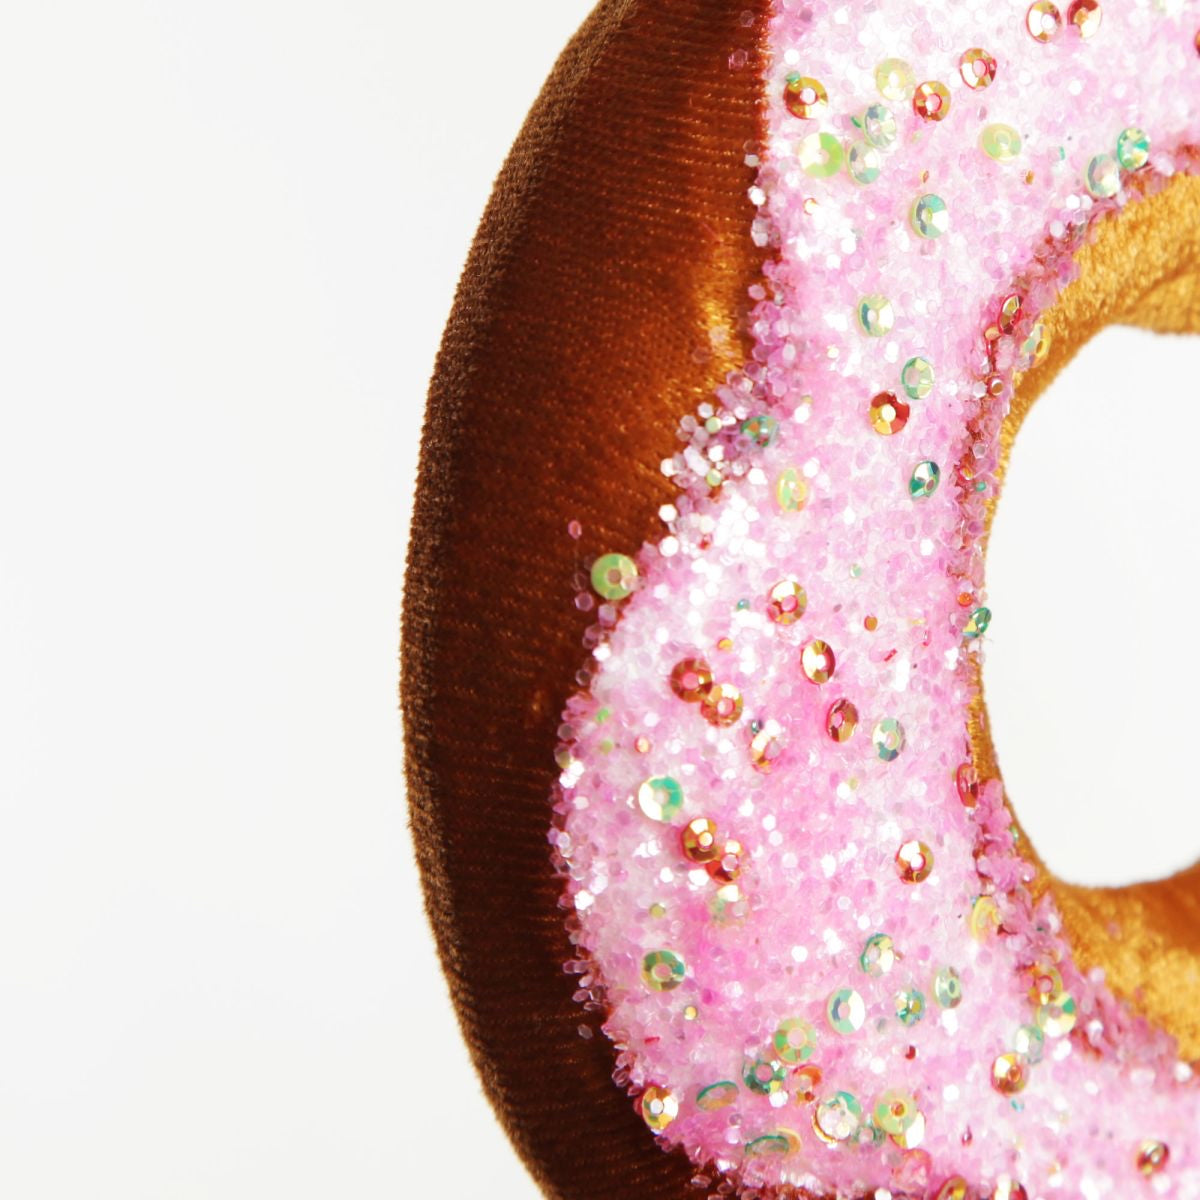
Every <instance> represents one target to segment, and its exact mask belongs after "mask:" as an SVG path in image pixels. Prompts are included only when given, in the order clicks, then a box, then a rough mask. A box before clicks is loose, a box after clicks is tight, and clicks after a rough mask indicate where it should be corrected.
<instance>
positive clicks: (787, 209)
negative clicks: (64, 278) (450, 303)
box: [402, 0, 1200, 1200]
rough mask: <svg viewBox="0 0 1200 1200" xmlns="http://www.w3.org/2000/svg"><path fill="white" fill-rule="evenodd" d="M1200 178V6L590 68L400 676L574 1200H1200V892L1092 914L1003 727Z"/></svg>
mask: <svg viewBox="0 0 1200 1200" xmlns="http://www.w3.org/2000/svg"><path fill="white" fill-rule="evenodd" d="M1198 142H1200V5H1197V4H1196V3H1193V2H1190V0H1189V2H1183V0H1064V2H1063V3H1057V2H1056V3H1051V2H1049V0H1036V2H1034V3H1032V4H1029V3H1025V2H1021V3H1012V2H1010V0H986V2H985V0H959V2H956V3H939V4H928V3H909V2H906V0H873V2H870V3H868V2H860V0H848V2H847V0H771V2H769V3H768V2H767V0H736V2H730V3H726V2H723V0H604V2H603V3H601V4H600V5H599V7H598V8H597V9H596V11H595V12H594V14H593V15H592V17H591V18H590V20H589V21H588V22H587V24H586V25H585V26H584V28H583V29H582V30H581V31H580V33H579V34H578V35H577V37H576V39H575V40H574V41H573V42H572V43H571V45H570V46H569V47H568V49H567V51H566V52H565V54H564V56H563V58H562V59H561V61H560V62H559V64H558V66H557V67H556V69H555V71H554V74H553V75H552V76H551V78H550V80H549V82H548V84H547V86H546V89H545V91H544V93H543V95H542V97H541V99H540V100H539V102H538V104H537V106H536V107H535V109H534V110H533V112H532V113H531V115H530V117H529V120H528V123H527V125H526V127H525V129H524V131H523V132H522V134H521V137H520V140H519V141H518V143H517V146H516V148H515V149H514V151H513V154H512V156H511V158H510V160H509V162H508V164H507V166H506V167H505V170H504V172H503V174H502V175H501V177H500V180H499V182H498V184H497V187H496V191H495V194H494V196H493V199H492V201H491V204H490V207H489V209H488V212H487V214H486V216H485V218H484V223H483V226H482V228H481V231H480V234H479V237H478V240H477V242H476V244H475V247H474V250H473V251H472V254H471V257H470V260H469V262H468V264H467V268H466V271H465V274H464V277H463V282H462V285H461V288H460V293H459V297H458V300H457V304H456V309H455V313H454V316H453V318H452V319H451V322H450V325H449V327H448V329H447V333H446V339H445V342H444V345H443V349H442V353H441V357H440V359H439V362H438V366H437V370H436V374H435V378H434V382H433V388H432V392H431V398H430V407H429V412H428V418H427V425H426V431H425V441H424V447H423V458H422V468H421V479H420V484H419V489H418V496H417V505H416V510H415V516H414V524H413V534H412V543H411V549H410V560H409V573H408V581H407V593H406V608H405V621H404V634H403V680H402V698H403V705H404V710H405V719H406V732H407V739H408V755H409V764H408V771H409V787H410V800H411V805H412V811H413V827H414V835H415V839H416V845H417V850H418V857H419V861H420V865H421V868H422V871H423V876H424V879H425V884H426V892H427V897H428V904H429V911H430V916H431V919H432V922H433V925H434V928H435V931H436V934H437V938H438V942H439V946H440V949H441V952H442V956H443V960H444V963H445V965H446V970H447V973H448V976H449V978H450V982H451V987H452V992H453V995H454V998H455V1002H456V1004H457V1006H458V1010H459V1015H460V1017H461V1020H462V1023H463V1027H464V1032H465V1035H466V1037H467V1040H468V1042H469V1044H470V1046H471V1049H472V1052H473V1054H474V1056H475V1061H476V1063H477V1065H478V1067H479V1070H480V1072H481V1075H482V1077H483V1080H484V1082H485V1085H486V1087H487V1088H488V1091H489V1094H490V1096H491V1098H492V1100H493V1102H494V1103H495V1105H496V1108H497V1111H498V1112H499V1114H500V1117H501V1119H502V1121H503V1122H504V1124H505V1126H506V1128H507V1130H508V1132H509V1134H510V1136H511V1137H512V1139H513V1141H514V1144H515V1145H516V1147H517V1149H518V1150H519V1152H520V1153H521V1155H522V1156H523V1158H524V1160H525V1161H526V1163H527V1164H528V1166H529V1168H530V1170H531V1172H532V1173H533V1175H534V1177H535V1179H536V1180H537V1182H538V1184H539V1186H540V1187H541V1188H542V1189H543V1191H544V1192H545V1194H546V1195H548V1196H552V1197H556V1198H561V1200H568V1198H570V1200H609V1198H612V1200H616V1198H617V1197H622V1198H625V1197H631V1196H632V1197H637V1198H638V1200H684V1198H686V1197H691V1196H700V1197H706V1196H707V1197H733V1196H741V1197H746V1198H758V1200H779V1198H784V1197H796V1196H806V1197H814V1198H816V1197H828V1196H838V1197H864V1196H874V1197H877V1198H879V1200H888V1198H898V1197H920V1198H922V1200H925V1198H930V1200H967V1198H968V1197H973V1198H975V1200H983V1198H985V1197H991V1198H995V1200H1016V1198H1020V1200H1052V1198H1054V1197H1063V1198H1066V1197H1083V1198H1084V1200H1104V1198H1106V1197H1112V1198H1113V1200H1131V1198H1134V1200H1136V1197H1139V1196H1147V1197H1150V1196H1154V1197H1172V1198H1176V1200H1197V1198H1200V1082H1198V1081H1197V1078H1196V1074H1195V1070H1194V1064H1195V1063H1196V1062H1197V1060H1200V869H1197V868H1193V869H1191V870H1190V871H1186V872H1184V873H1182V874H1180V875H1178V876H1175V877H1173V878H1171V879H1167V880H1163V881H1158V882H1155V883H1149V884H1144V885H1138V886H1136V887H1131V888H1125V889H1100V890H1094V889H1087V888H1080V887H1075V886H1070V885H1067V884H1065V883H1063V882H1061V881H1059V880H1056V879H1055V878H1054V877H1053V876H1052V874H1051V873H1050V872H1049V871H1047V870H1046V868H1045V867H1044V866H1043V865H1042V864H1041V863H1040V861H1039V860H1038V857H1037V854H1036V851H1035V849H1034V847H1033V846H1031V845H1030V844H1029V841H1028V839H1027V838H1026V837H1025V836H1024V835H1023V834H1022V833H1021V831H1020V828H1019V826H1018V824H1017V822H1016V818H1015V816H1014V812H1013V808H1012V807H1011V806H1010V803H1009V799H1008V797H1006V795H1005V791H1004V786H1003V783H1002V781H1001V777H1000V773H999V769H998V765H997V761H996V754H995V752H994V749H993V747H992V745H991V742H990V740H989V736H988V726H987V717H986V709H985V707H984V703H983V697H982V690H981V681H980V661H981V654H982V653H983V652H984V648H985V646H986V644H987V640H988V637H987V635H988V629H989V625H990V624H991V622H992V619H993V617H992V613H991V611H990V609H989V607H988V599H987V593H986V588H985V578H984V550H985V546H986V542H987V535H988V528H989V523H990V518H991V514H992V511H993V506H994V504H995V503H996V500H997V497H998V493H999V489H1000V485H1001V481H1002V479H1003V474H1004V467H1005V463H1006V461H1007V457H1008V454H1009V451H1010V448H1011V446H1012V443H1013V438H1014V435H1015V433H1016V430H1017V428H1018V427H1019V425H1020V422H1021V419H1022V417H1023V415H1024V414H1025V413H1026V412H1027V411H1028V409H1029V407H1030V405H1031V404H1032V403H1033V401H1034V400H1035V399H1036V397H1037V396H1038V394H1039V393H1040V392H1041V391H1042V389H1043V388H1044V387H1045V386H1046V384H1047V383H1048V382H1049V381H1050V379H1052V378H1053V376H1054V375H1055V373H1056V372H1057V371H1058V370H1060V369H1061V368H1062V367H1063V366H1064V365H1065V364H1066V363H1067V362H1068V361H1069V359H1070V358H1071V356H1072V354H1073V353H1074V351H1075V350H1076V349H1077V348H1078V347H1079V346H1080V345H1082V344H1083V342H1085V341H1086V340H1087V339H1088V338H1089V337H1090V336H1091V335H1092V334H1093V333H1094V332H1096V331H1097V330H1099V329H1100V328H1102V327H1103V326H1105V325H1107V324H1111V323H1117V322H1120V323H1132V324H1139V325H1142V326H1145V327H1148V328H1151V329H1155V330H1162V331H1184V330H1196V329H1200V178H1198V162H1200V160H1198V158H1197V154H1196V149H1195V147H1196V145H1197V143H1198ZM1143 399H1146V400H1150V398H1142V397H1137V398H1134V397H1124V398H1122V397H1113V398H1111V400H1112V402H1113V403H1117V402H1122V401H1124V402H1132V401H1135V400H1136V401H1137V402H1142V401H1143ZM1151 402H1152V401H1151ZM1053 519H1059V520H1064V521H1065V520H1066V517H1065V515H1063V516H1059V517H1056V518H1053ZM1078 519H1086V516H1082V517H1080V518H1078ZM1065 528H1067V529H1068V530H1069V526H1065ZM996 619H997V620H1002V619H1003V614H997V617H996ZM1064 752H1066V751H1064ZM1078 802H1079V803H1081V804H1082V803H1085V800H1084V799H1083V798H1080V799H1079V801H1078ZM1015 803H1016V805H1017V807H1018V808H1019V803H1020V798H1019V797H1017V798H1015ZM1111 835H1112V836H1119V833H1118V831H1115V830H1114V831H1111ZM547 843H549V845H547Z"/></svg>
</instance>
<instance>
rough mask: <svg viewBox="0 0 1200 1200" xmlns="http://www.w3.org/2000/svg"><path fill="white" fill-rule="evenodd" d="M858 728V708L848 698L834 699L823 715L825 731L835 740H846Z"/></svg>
mask: <svg viewBox="0 0 1200 1200" xmlns="http://www.w3.org/2000/svg"><path fill="white" fill-rule="evenodd" d="M857 728H858V709H857V708H855V707H854V705H853V704H851V703H850V701H849V700H835V701H834V702H833V703H832V704H831V705H830V706H829V712H828V713H826V715H825V732H826V733H827V734H829V736H830V737H831V738H833V740H834V741H835V742H848V741H849V740H850V738H851V737H853V735H854V731H855V729H857Z"/></svg>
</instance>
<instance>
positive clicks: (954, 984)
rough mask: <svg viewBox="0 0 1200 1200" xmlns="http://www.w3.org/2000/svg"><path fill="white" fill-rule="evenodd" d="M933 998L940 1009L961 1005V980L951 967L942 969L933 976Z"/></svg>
mask: <svg viewBox="0 0 1200 1200" xmlns="http://www.w3.org/2000/svg"><path fill="white" fill-rule="evenodd" d="M933 998H934V999H935V1000H936V1001H937V1002H938V1004H939V1005H941V1007H942V1008H957V1007H958V1006H959V1005H960V1004H961V1003H962V998H963V989H962V979H960V978H959V974H958V972H957V971H956V970H955V969H954V968H953V967H942V968H941V969H940V970H939V971H938V972H937V974H935V975H934V977H933Z"/></svg>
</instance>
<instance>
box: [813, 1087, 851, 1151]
mask: <svg viewBox="0 0 1200 1200" xmlns="http://www.w3.org/2000/svg"><path fill="white" fill-rule="evenodd" d="M861 1125H862V1105H861V1104H859V1102H858V1100H857V1099H855V1097H854V1096H853V1095H851V1094H850V1093H849V1092H836V1093H835V1094H834V1095H832V1096H830V1097H829V1098H828V1099H826V1100H822V1101H821V1102H820V1103H819V1104H818V1105H817V1107H816V1110H815V1111H814V1112H813V1132H814V1133H816V1135H817V1137H819V1138H820V1139H821V1140H822V1141H823V1142H825V1143H827V1144H828V1145H833V1144H835V1143H837V1142H848V1141H849V1140H850V1139H851V1138H853V1137H854V1136H855V1134H857V1133H858V1130H859V1127H860V1126H861Z"/></svg>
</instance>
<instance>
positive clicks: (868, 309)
mask: <svg viewBox="0 0 1200 1200" xmlns="http://www.w3.org/2000/svg"><path fill="white" fill-rule="evenodd" d="M858 324H859V327H860V328H861V329H862V331H863V333H865V334H867V336H868V337H883V336H885V335H886V334H888V333H891V331H892V328H893V326H894V325H895V324H896V312H895V309H893V308H892V302H891V301H890V300H889V299H888V298H887V297H886V296H881V295H879V294H878V293H877V292H876V293H872V294H871V295H870V296H864V297H863V298H862V299H861V300H860V301H859V302H858Z"/></svg>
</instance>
